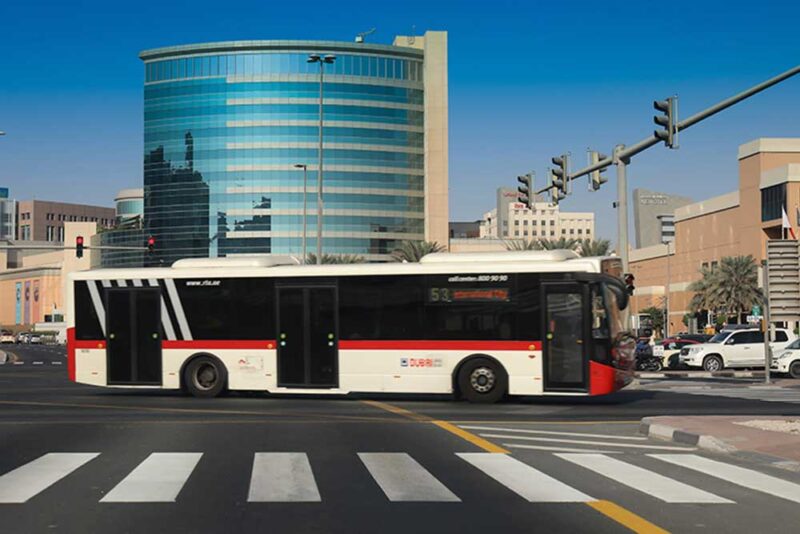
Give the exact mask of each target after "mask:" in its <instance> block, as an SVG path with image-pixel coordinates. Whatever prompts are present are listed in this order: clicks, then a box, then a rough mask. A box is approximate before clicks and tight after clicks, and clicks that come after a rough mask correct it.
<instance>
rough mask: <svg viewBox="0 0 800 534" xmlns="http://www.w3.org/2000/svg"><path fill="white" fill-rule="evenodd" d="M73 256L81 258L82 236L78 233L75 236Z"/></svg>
mask: <svg viewBox="0 0 800 534" xmlns="http://www.w3.org/2000/svg"><path fill="white" fill-rule="evenodd" d="M75 257H76V258H82V257H83V236H82V235H79V236H77V237H75Z"/></svg>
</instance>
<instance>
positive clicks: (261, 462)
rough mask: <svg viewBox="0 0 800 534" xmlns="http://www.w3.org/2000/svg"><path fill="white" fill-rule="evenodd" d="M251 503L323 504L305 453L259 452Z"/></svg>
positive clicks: (252, 485)
mask: <svg viewBox="0 0 800 534" xmlns="http://www.w3.org/2000/svg"><path fill="white" fill-rule="evenodd" d="M247 500H248V501H249V502H320V501H321V500H322V498H321V497H320V495H319V489H318V488H317V483H316V482H315V481H314V473H313V472H312V471H311V465H310V464H309V463H308V456H306V454H305V453H303V452H257V453H256V455H255V458H254V459H253V472H252V475H251V477H250V493H249V495H248V497H247Z"/></svg>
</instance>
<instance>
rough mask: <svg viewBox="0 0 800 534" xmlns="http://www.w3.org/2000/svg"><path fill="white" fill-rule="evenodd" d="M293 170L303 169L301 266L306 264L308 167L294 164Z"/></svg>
mask: <svg viewBox="0 0 800 534" xmlns="http://www.w3.org/2000/svg"><path fill="white" fill-rule="evenodd" d="M294 168H295V169H303V265H305V264H306V250H307V249H306V221H307V213H308V211H307V209H306V205H307V200H306V199H307V195H308V165H306V164H305V163H295V164H294Z"/></svg>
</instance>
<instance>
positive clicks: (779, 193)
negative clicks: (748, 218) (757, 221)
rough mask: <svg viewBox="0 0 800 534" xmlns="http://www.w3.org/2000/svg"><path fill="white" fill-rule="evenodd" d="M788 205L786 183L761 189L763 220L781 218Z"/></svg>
mask: <svg viewBox="0 0 800 534" xmlns="http://www.w3.org/2000/svg"><path fill="white" fill-rule="evenodd" d="M784 206H786V184H785V183H783V184H778V185H773V186H772V187H767V188H764V189H762V190H761V221H762V222H763V221H772V220H775V219H780V218H781V212H782V211H783V209H784Z"/></svg>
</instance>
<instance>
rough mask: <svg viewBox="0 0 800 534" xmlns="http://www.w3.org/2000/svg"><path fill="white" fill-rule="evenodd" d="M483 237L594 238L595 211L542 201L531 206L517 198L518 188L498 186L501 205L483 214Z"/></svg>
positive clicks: (498, 200)
mask: <svg viewBox="0 0 800 534" xmlns="http://www.w3.org/2000/svg"><path fill="white" fill-rule="evenodd" d="M537 200H538V199H537ZM480 237H481V238H497V239H521V240H526V241H528V240H531V239H534V240H535V239H550V240H557V239H559V238H562V237H565V238H568V239H587V238H588V239H594V238H595V233H594V213H588V212H587V213H580V212H565V211H561V210H560V209H559V207H558V205H553V204H550V203H549V202H541V201H540V202H535V203H534V205H533V208H532V209H528V208H527V207H526V206H525V205H524V204H522V203H521V202H517V191H516V190H515V189H507V188H503V187H501V188H499V189H498V190H497V207H496V208H494V209H493V210H491V211H488V212H486V213H484V214H483V220H482V221H481V230H480Z"/></svg>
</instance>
